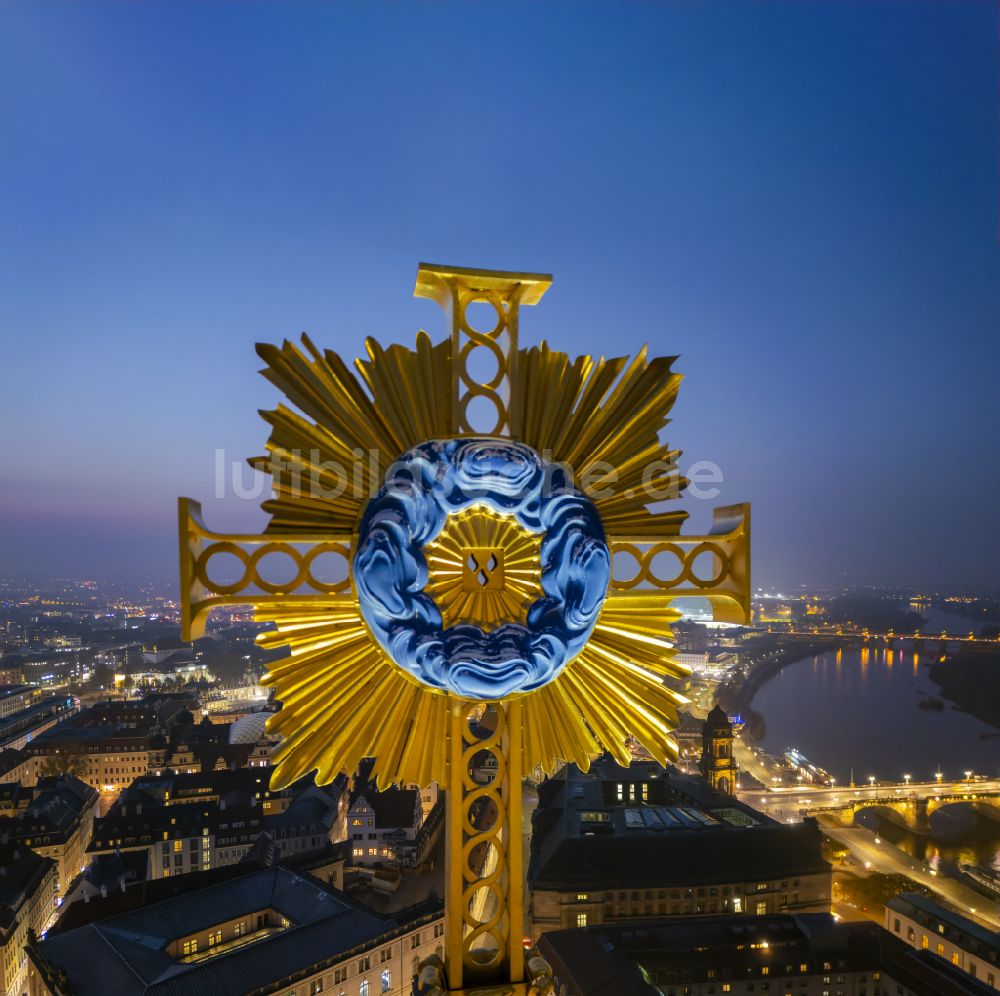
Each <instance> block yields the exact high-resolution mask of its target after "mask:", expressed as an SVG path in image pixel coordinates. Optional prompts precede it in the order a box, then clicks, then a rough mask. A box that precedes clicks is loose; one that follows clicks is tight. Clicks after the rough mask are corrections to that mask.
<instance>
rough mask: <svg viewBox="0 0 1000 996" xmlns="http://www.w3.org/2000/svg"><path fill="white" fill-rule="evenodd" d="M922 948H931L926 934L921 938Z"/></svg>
mask: <svg viewBox="0 0 1000 996" xmlns="http://www.w3.org/2000/svg"><path fill="white" fill-rule="evenodd" d="M920 946H921V947H922V948H927V947H929V946H930V941H928V940H927V935H926V934H924V935H923V937H921V938H920Z"/></svg>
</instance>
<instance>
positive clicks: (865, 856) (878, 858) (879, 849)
mask: <svg viewBox="0 0 1000 996" xmlns="http://www.w3.org/2000/svg"><path fill="white" fill-rule="evenodd" d="M823 832H824V833H825V834H826V835H827V836H828V837H829V838H830V839H831V840H835V841H836V842H837V843H838V844H840V845H841V846H842V847H845V848H847V850H848V851H850V853H851V854H852V855H853V856H854V857H855V858H856V859H857V860H858V861H859V862H861V863H862V864H863V865H864V866H865V867H869V866H870V867H871V869H872V870H873V871H880V872H885V873H887V874H898V875H906V876H908V877H909V878H911V879H913V881H914V882H919V883H920V884H921V885H923V886H926V887H927V888H928V889H930V890H931V891H932V892H934V893H935V894H936V895H937V896H939V897H940V898H941V899H943V900H944V901H945V902H947V903H948V904H949V905H950V906H952V907H954V908H955V909H957V910H960V911H961V912H962V914H963V915H964V916H967V917H969V918H970V919H972V920H975V921H976V922H977V923H980V924H982V925H983V926H984V927H988V928H989V929H991V930H1000V904H998V903H996V902H994V901H993V900H991V899H987V898H985V897H984V896H981V895H980V894H979V893H978V892H975V891H974V890H972V889H970V888H968V887H967V886H964V885H962V884H961V883H960V882H956V881H955V880H954V879H952V878H946V877H945V876H943V875H934V874H932V873H931V872H930V871H929V870H928V869H927V868H926V867H925V866H924V865H922V864H921V863H920V862H919V861H917V860H915V859H914V858H912V857H911V856H910V855H909V854H906V853H905V852H903V851H901V850H899V848H897V847H893V845H892V844H890V843H888V842H887V841H885V840H883V839H882V838H879V837H877V836H876V835H875V834H874V833H873V832H872V831H871V830H866V829H865V828H864V827H838V826H834V825H831V824H829V822H828V821H823Z"/></svg>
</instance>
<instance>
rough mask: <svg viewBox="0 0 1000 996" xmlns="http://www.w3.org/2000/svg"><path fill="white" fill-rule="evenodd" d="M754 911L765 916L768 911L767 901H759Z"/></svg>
mask: <svg viewBox="0 0 1000 996" xmlns="http://www.w3.org/2000/svg"><path fill="white" fill-rule="evenodd" d="M754 912H755V913H756V914H757V916H764V914H765V913H767V903H765V902H760V903H757V906H756V907H755V909H754Z"/></svg>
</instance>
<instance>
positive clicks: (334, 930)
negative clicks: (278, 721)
mask: <svg viewBox="0 0 1000 996" xmlns="http://www.w3.org/2000/svg"><path fill="white" fill-rule="evenodd" d="M264 909H273V910H275V911H276V912H277V913H279V914H280V915H282V916H284V917H287V919H288V920H290V921H291V926H289V927H287V928H285V929H281V930H278V931H276V932H272V933H269V934H267V935H266V936H264V937H261V938H260V939H259V940H257V941H254V942H252V943H248V944H246V945H244V946H241V947H235V948H229V949H228V950H224V951H222V952H221V953H220V954H218V955H216V956H214V957H210V958H207V959H205V960H202V961H194V962H184V961H179V960H177V959H175V958H173V957H172V956H171V955H170V954H169V953H168V952H167V950H166V949H167V947H168V945H169V944H170V943H171V942H172V941H176V940H178V939H180V938H182V937H186V936H190V935H191V934H193V933H195V932H198V931H200V930H206V929H208V928H210V927H212V926H214V925H215V924H218V923H223V922H226V921H229V920H233V919H236V918H239V917H241V916H244V915H250V914H252V913H257V912H259V911H260V910H264ZM439 915H440V907H437V913H436V914H429V919H430V918H432V917H434V918H436V916H439ZM399 926H400V922H399V921H398V920H396V919H391V918H383V917H380V916H377V915H376V914H374V913H372V912H370V911H368V910H366V909H364V908H363V907H361V906H359V905H358V904H356V903H354V902H353V901H352V900H350V899H349V898H348V897H347V896H345V895H344V894H342V893H339V892H337V891H336V890H334V889H332V888H329V887H327V886H325V885H323V884H322V883H321V882H319V881H318V880H316V879H314V878H312V877H311V876H308V875H301V874H298V873H296V872H293V871H290V870H289V869H287V868H282V867H277V868H268V869H264V870H261V871H256V872H253V873H251V874H249V875H243V876H240V877H237V878H235V879H231V880H228V881H224V882H220V883H217V884H214V885H210V886H208V887H207V888H203V889H198V890H196V891H193V892H188V893H186V894H184V895H180V896H176V897H174V898H172V899H168V900H166V901H164V902H159V903H154V904H152V905H148V906H143V907H141V908H138V909H133V910H131V911H129V912H127V913H123V914H120V915H118V916H112V917H110V918H108V919H106V920H102V921H101V922H99V923H91V924H88V925H86V926H83V927H78V928H76V929H74V930H69V931H66V932H63V933H56V934H54V935H52V936H50V937H49V938H48V939H46V940H45V941H42V942H40V943H39V944H38V945H37V947H36V948H35V950H34V951H33V952H32V956H33V959H34V960H35V961H36V963H40V964H41V965H42V967H43V969H47V970H50V971H51V970H52V969H55V970H56V971H59V970H62V971H64V972H65V973H66V977H67V978H66V986H65V988H69V989H72V991H73V992H74V993H75V994H77V996H91V994H93V996H140V994H146V996H243V994H244V993H247V992H249V991H252V990H258V989H260V988H262V987H265V986H267V985H268V984H270V983H275V982H278V981H279V980H284V979H291V978H293V977H295V976H296V974H297V973H305V972H307V971H309V970H311V969H312V967H313V966H318V965H321V964H328V963H329V962H330V961H331V960H333V959H335V958H336V957H337V956H338V955H341V954H343V953H345V952H347V951H350V950H352V949H355V948H364V947H367V946H374V945H375V944H376V943H378V942H379V941H380V939H381V938H383V936H384V935H385V934H387V933H390V932H392V931H394V930H396V929H398V928H399Z"/></svg>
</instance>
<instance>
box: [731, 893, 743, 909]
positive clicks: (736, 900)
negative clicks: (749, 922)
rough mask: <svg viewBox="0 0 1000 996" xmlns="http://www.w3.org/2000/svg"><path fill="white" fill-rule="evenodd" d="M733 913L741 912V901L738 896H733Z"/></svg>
mask: <svg viewBox="0 0 1000 996" xmlns="http://www.w3.org/2000/svg"><path fill="white" fill-rule="evenodd" d="M733 912H734V913H742V912H743V899H742V898H741V897H740V896H733Z"/></svg>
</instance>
